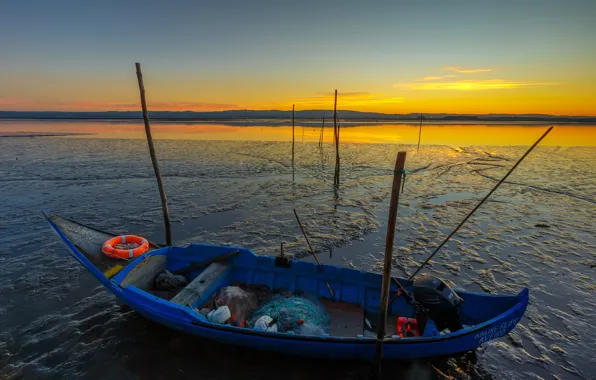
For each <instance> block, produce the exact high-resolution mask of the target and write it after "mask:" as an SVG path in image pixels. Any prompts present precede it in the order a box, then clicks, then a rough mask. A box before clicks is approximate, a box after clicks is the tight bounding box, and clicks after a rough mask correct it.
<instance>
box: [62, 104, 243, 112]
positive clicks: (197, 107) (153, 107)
mask: <svg viewBox="0 0 596 380" xmlns="http://www.w3.org/2000/svg"><path fill="white" fill-rule="evenodd" d="M63 107H70V108H76V109H88V110H105V111H138V110H140V109H141V104H140V103H115V102H71V103H65V104H64V105H63ZM147 108H148V109H149V110H150V111H222V110H229V109H238V108H242V107H240V106H238V105H236V104H228V103H207V102H149V103H148V104H147Z"/></svg>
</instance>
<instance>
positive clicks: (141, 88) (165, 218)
mask: <svg viewBox="0 0 596 380" xmlns="http://www.w3.org/2000/svg"><path fill="white" fill-rule="evenodd" d="M135 66H136V68H137V80H138V82H139V92H140V93H141V107H142V108H143V121H144V122H145V134H146V135H147V143H148V144H149V154H150V155H151V162H152V163H153V171H154V172H155V178H156V179H157V186H158V187H159V196H160V197H161V208H162V211H163V222H164V225H165V228H166V244H167V245H168V246H171V245H172V229H171V227H172V223H171V222H170V214H169V211H168V200H167V198H166V192H165V190H164V188H163V182H162V180H161V173H160V171H159V164H158V163H157V157H156V155H155V146H154V145H153V137H152V136H151V126H150V125H149V114H148V113H147V103H146V102H145V86H144V85H143V73H142V72H141V64H140V63H138V62H137V63H136V64H135Z"/></svg>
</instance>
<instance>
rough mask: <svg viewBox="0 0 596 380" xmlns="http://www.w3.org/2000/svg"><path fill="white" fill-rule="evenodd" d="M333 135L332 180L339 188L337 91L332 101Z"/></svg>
mask: <svg viewBox="0 0 596 380" xmlns="http://www.w3.org/2000/svg"><path fill="white" fill-rule="evenodd" d="M333 131H334V133H333V135H334V138H335V175H334V178H333V181H334V184H335V186H339V126H338V125H337V90H335V100H334V101H333Z"/></svg>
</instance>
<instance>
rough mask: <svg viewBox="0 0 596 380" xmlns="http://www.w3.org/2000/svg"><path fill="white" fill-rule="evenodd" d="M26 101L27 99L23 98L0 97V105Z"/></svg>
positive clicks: (12, 104) (24, 102)
mask: <svg viewBox="0 0 596 380" xmlns="http://www.w3.org/2000/svg"><path fill="white" fill-rule="evenodd" d="M28 102H29V100H28V99H24V98H0V107H11V106H18V105H22V104H27V103H28Z"/></svg>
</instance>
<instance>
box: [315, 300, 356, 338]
mask: <svg viewBox="0 0 596 380" xmlns="http://www.w3.org/2000/svg"><path fill="white" fill-rule="evenodd" d="M321 302H322V303H323V306H324V308H325V311H326V312H327V314H329V317H330V319H331V324H330V326H329V335H331V336H343V337H353V338H354V337H356V336H358V335H360V334H362V331H363V330H364V309H362V308H361V307H360V306H359V305H354V304H350V303H345V302H333V301H331V300H326V299H321Z"/></svg>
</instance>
